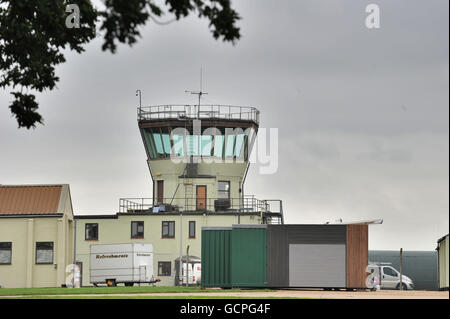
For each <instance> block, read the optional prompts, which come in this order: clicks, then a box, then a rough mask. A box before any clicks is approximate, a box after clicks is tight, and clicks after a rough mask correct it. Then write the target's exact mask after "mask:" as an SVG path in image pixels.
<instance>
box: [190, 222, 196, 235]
mask: <svg viewBox="0 0 450 319" xmlns="http://www.w3.org/2000/svg"><path fill="white" fill-rule="evenodd" d="M189 238H195V221H189Z"/></svg>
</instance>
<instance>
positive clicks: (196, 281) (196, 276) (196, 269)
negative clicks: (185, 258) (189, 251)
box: [182, 263, 202, 285]
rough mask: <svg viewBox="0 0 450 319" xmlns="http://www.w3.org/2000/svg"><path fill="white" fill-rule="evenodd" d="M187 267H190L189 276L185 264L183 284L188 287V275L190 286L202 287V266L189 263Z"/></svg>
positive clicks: (184, 264)
mask: <svg viewBox="0 0 450 319" xmlns="http://www.w3.org/2000/svg"><path fill="white" fill-rule="evenodd" d="M187 265H188V266H187V269H188V270H189V272H188V274H186V263H183V272H182V274H183V277H182V284H183V285H186V275H187V277H188V278H187V279H188V285H200V281H201V276H202V264H201V263H189V264H187Z"/></svg>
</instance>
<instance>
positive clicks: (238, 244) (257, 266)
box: [202, 225, 267, 287]
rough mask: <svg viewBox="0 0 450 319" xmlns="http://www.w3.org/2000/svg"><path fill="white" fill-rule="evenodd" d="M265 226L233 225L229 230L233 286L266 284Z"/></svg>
mask: <svg viewBox="0 0 450 319" xmlns="http://www.w3.org/2000/svg"><path fill="white" fill-rule="evenodd" d="M266 228H267V226H266V225H233V229H232V231H231V233H232V235H231V261H232V262H231V283H232V286H233V287H266V286H267V232H266ZM202 260H204V258H203V255H202Z"/></svg>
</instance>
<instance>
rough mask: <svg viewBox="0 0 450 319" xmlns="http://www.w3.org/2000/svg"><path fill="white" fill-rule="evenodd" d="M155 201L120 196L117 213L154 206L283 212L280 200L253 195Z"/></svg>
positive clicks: (168, 209) (146, 210)
mask: <svg viewBox="0 0 450 319" xmlns="http://www.w3.org/2000/svg"><path fill="white" fill-rule="evenodd" d="M159 200H161V199H159ZM224 200H225V201H224ZM157 201H158V200H157V199H156V198H151V197H148V198H121V199H120V200H119V213H152V212H153V209H154V208H155V207H156V208H157V210H158V211H164V212H174V211H175V212H178V211H189V212H194V211H210V212H232V213H235V212H240V213H269V214H273V215H278V214H282V213H283V208H282V204H281V200H260V199H257V198H255V197H254V196H253V195H249V196H244V197H243V198H242V197H240V198H223V197H215V198H206V199H197V198H185V197H182V198H163V199H162V202H161V203H159V202H157ZM180 204H181V205H180Z"/></svg>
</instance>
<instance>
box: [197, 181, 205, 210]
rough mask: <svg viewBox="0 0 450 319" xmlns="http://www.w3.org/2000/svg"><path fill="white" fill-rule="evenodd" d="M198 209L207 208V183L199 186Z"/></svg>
mask: <svg viewBox="0 0 450 319" xmlns="http://www.w3.org/2000/svg"><path fill="white" fill-rule="evenodd" d="M197 210H206V185H199V186H197Z"/></svg>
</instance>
